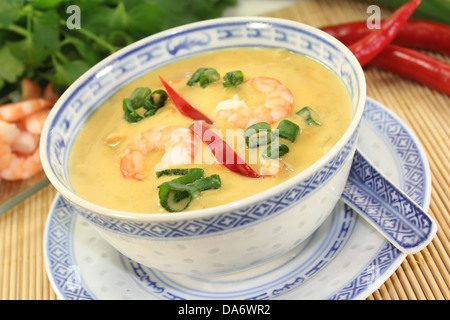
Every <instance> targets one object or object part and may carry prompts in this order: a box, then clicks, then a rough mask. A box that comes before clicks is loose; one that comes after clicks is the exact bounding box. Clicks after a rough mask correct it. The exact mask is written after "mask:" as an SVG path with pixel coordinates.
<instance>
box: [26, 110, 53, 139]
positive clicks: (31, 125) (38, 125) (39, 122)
mask: <svg viewBox="0 0 450 320" xmlns="http://www.w3.org/2000/svg"><path fill="white" fill-rule="evenodd" d="M50 110H51V109H44V110H40V111H37V112H35V113H33V114H30V115H29V116H27V117H25V118H24V119H23V120H22V124H23V126H24V127H25V130H26V131H28V132H30V133H32V134H41V132H42V128H43V127H44V123H45V120H46V119H47V117H48V114H49V113H50Z"/></svg>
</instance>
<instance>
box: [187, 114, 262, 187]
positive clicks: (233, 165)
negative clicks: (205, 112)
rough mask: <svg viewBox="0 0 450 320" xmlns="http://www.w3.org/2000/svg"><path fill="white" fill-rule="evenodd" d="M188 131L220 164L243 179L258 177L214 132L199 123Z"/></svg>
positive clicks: (195, 123)
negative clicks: (203, 144)
mask: <svg viewBox="0 0 450 320" xmlns="http://www.w3.org/2000/svg"><path fill="white" fill-rule="evenodd" d="M190 129H191V130H192V131H194V134H196V135H197V136H198V137H200V139H201V140H202V141H203V142H204V143H205V144H206V145H207V146H208V147H209V149H210V150H211V152H212V154H213V155H214V156H215V157H216V159H217V161H218V162H219V163H220V164H222V165H224V166H225V167H227V168H228V169H229V170H231V171H232V172H235V173H238V174H240V175H242V176H245V177H250V178H259V177H260V176H259V175H258V174H257V173H256V172H255V171H254V170H253V169H252V168H251V167H250V166H249V165H248V164H247V163H245V161H244V160H243V159H242V158H241V157H239V155H238V154H237V153H236V152H235V151H234V150H233V149H232V148H231V147H230V146H229V145H228V144H227V143H226V142H225V141H223V139H222V138H221V137H220V136H219V135H218V134H217V133H216V132H214V130H211V129H210V128H209V127H207V126H206V125H204V124H203V123H202V122H201V121H196V122H194V123H193V124H192V125H191V127H190ZM230 158H232V159H230Z"/></svg>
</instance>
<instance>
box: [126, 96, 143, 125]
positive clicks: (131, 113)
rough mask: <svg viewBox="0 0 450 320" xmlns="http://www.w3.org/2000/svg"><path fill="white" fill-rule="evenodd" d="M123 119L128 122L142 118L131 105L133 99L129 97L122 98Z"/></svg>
mask: <svg viewBox="0 0 450 320" xmlns="http://www.w3.org/2000/svg"><path fill="white" fill-rule="evenodd" d="M122 108H123V112H124V116H125V120H126V121H128V122H138V121H140V120H142V119H143V117H142V116H141V115H139V114H138V113H137V112H136V110H135V109H134V107H133V101H132V100H131V99H130V98H124V99H123V104H122Z"/></svg>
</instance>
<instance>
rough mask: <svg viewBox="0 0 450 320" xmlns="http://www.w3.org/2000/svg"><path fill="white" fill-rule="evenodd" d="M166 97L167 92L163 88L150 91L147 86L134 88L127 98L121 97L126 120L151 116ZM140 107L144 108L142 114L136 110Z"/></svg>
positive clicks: (137, 119) (134, 120)
mask: <svg viewBox="0 0 450 320" xmlns="http://www.w3.org/2000/svg"><path fill="white" fill-rule="evenodd" d="M167 97H168V96H167V93H166V92H165V91H164V90H155V91H153V92H151V90H150V89H149V88H136V89H134V91H133V93H132V94H131V96H130V97H129V98H124V99H123V111H124V113H125V120H126V121H128V122H138V121H140V120H142V119H143V118H144V117H150V116H153V115H154V114H155V113H156V111H157V110H158V109H159V108H161V107H162V106H164V105H165V103H166V101H167ZM155 98H156V99H155ZM142 107H143V108H144V109H145V110H146V111H145V112H144V114H143V115H141V114H139V113H137V111H136V110H138V109H140V108H142Z"/></svg>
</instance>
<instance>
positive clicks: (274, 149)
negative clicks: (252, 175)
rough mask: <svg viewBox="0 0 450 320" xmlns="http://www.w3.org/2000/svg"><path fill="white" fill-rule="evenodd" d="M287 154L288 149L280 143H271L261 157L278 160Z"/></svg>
mask: <svg viewBox="0 0 450 320" xmlns="http://www.w3.org/2000/svg"><path fill="white" fill-rule="evenodd" d="M288 152H289V147H288V146H287V145H285V144H282V143H272V144H271V145H270V146H269V147H268V148H267V149H266V150H264V152H263V154H262V156H263V157H264V158H269V159H279V158H280V157H282V156H284V155H285V154H286V153H288Z"/></svg>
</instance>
